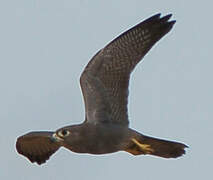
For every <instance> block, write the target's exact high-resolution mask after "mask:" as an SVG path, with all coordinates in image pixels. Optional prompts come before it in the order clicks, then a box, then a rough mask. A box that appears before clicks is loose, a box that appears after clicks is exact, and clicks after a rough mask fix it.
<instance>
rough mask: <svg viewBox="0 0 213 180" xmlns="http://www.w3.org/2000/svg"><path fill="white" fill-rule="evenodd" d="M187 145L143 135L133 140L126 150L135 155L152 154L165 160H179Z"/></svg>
mask: <svg viewBox="0 0 213 180" xmlns="http://www.w3.org/2000/svg"><path fill="white" fill-rule="evenodd" d="M187 147H188V146H186V145H185V144H182V143H178V142H173V141H167V140H162V139H157V138H153V137H149V136H144V135H141V136H140V137H137V138H132V139H131V143H130V146H129V147H128V148H127V149H126V150H125V151H127V152H129V153H131V154H133V155H140V154H150V155H155V156H160V157H164V158H177V157H179V156H182V155H183V154H185V150H184V149H185V148H187Z"/></svg>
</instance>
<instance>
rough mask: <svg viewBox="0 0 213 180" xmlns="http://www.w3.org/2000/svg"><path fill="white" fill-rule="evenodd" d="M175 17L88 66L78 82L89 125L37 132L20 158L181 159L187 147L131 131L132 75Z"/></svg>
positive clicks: (135, 34)
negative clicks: (67, 154) (59, 154)
mask: <svg viewBox="0 0 213 180" xmlns="http://www.w3.org/2000/svg"><path fill="white" fill-rule="evenodd" d="M171 16H172V15H171V14H169V15H166V16H164V17H160V14H156V15H154V16H152V17H150V18H148V19H146V20H145V21H143V22H141V23H139V24H138V25H136V26H134V27H133V28H131V29H129V30H128V31H126V32H124V33H122V34H121V35H120V36H118V37H117V38H116V39H114V40H113V41H112V42H110V43H109V44H108V45H106V46H105V47H104V48H103V49H101V50H100V51H99V52H97V53H96V55H95V56H94V57H93V58H92V59H91V60H90V62H89V63H88V65H87V66H86V68H85V69H84V71H83V73H82V74H81V77H80V84H81V90H82V92H83V98H84V103H85V120H84V122H83V123H81V124H78V125H71V126H66V127H62V128H60V129H58V130H56V131H55V132H52V131H35V132H30V133H27V134H25V135H23V136H20V137H19V138H18V139H17V142H16V149H17V151H18V153H20V154H22V155H23V156H25V157H27V158H28V159H29V160H30V161H31V162H32V163H34V162H36V163H37V164H39V165H40V164H43V163H45V162H46V160H48V159H49V158H50V156H51V155H52V154H53V153H55V152H56V151H57V150H58V149H59V148H60V147H65V148H67V149H69V150H71V151H73V152H76V153H89V154H107V153H113V152H117V151H126V152H128V153H131V154H133V155H140V154H143V155H146V154H149V155H155V156H159V157H163V158H177V157H179V156H181V155H183V154H185V150H184V149H185V148H186V147H187V146H186V145H185V144H183V143H179V142H173V141H168V140H163V139H158V138H154V137H149V136H146V135H143V134H141V133H139V132H137V131H135V130H133V129H131V128H129V120H128V110H127V104H128V94H129V93H128V85H129V79H130V74H131V72H132V71H133V70H134V68H135V66H136V65H137V64H138V63H139V62H140V61H141V59H143V57H144V56H145V55H146V53H147V52H148V51H149V50H150V49H151V47H152V46H153V45H154V44H155V43H156V42H157V41H158V40H160V39H161V38H162V37H163V36H164V35H165V34H167V33H168V32H169V31H170V30H171V29H172V27H173V25H174V24H175V21H174V20H172V21H171V20H169V19H170V18H171Z"/></svg>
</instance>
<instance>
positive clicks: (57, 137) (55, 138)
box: [51, 133, 64, 142]
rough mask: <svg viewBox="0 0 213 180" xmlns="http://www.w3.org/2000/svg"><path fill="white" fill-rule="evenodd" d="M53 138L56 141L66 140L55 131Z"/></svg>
mask: <svg viewBox="0 0 213 180" xmlns="http://www.w3.org/2000/svg"><path fill="white" fill-rule="evenodd" d="M51 140H53V141H56V142H61V141H64V139H62V138H61V137H59V136H58V135H57V134H56V133H54V134H53V135H52V137H51Z"/></svg>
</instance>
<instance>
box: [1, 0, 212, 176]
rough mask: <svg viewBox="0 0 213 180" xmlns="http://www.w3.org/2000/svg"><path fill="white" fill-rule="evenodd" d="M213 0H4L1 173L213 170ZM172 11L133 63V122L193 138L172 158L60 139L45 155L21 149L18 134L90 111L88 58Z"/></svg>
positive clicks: (155, 132) (164, 134)
mask: <svg viewBox="0 0 213 180" xmlns="http://www.w3.org/2000/svg"><path fill="white" fill-rule="evenodd" d="M212 7H213V3H212V2H211V1H210V0H209V1H207V0H206V1H205V0H203V1H194V0H188V1H186V0H178V1H171V0H162V1H156V0H149V1H142V0H131V1H124V0H107V1H101V0H93V1H91V0H18V1H17V0H16V1H15V0H14V1H13V0H7V1H1V2H0V52H1V53H0V83H1V85H0V109H1V110H0V119H1V127H0V128H1V135H0V147H1V155H0V159H1V163H0V179H11V180H12V179H18V180H38V179H45V180H49V179H50V180H52V179H64V180H68V179H70V180H71V179H77V180H78V179H79V180H109V179H111V180H113V179H141V180H155V179H159V180H161V179H162V180H179V179H193V180H200V179H211V178H212V162H213V161H212V160H213V152H212V149H213V141H212V137H213V122H212V120H213V111H212V108H213V95H212V92H213V85H212V77H213V71H212V67H213V56H212V50H213V49H212V42H213V36H212V32H213V23H212V22H213V21H212ZM159 12H161V13H162V14H163V15H166V14H168V13H173V17H172V19H175V20H177V23H176V24H175V26H174V28H173V29H172V31H171V32H170V33H169V34H167V35H166V36H165V37H164V38H163V39H161V40H160V41H159V42H158V43H157V44H156V45H155V46H154V47H153V48H152V49H151V51H150V52H149V53H148V55H147V56H146V57H145V58H144V60H145V61H143V62H142V63H140V64H139V65H138V66H137V68H136V69H135V71H134V73H133V76H132V78H131V83H130V97H129V114H130V115H129V116H130V122H131V124H130V127H131V128H133V129H137V130H138V131H139V132H142V133H143V134H146V135H151V136H154V137H161V138H166V139H170V140H177V141H180V142H184V143H186V144H187V145H189V147H190V148H189V149H188V150H187V153H186V155H185V156H183V157H181V158H178V159H175V160H174V159H173V160H167V159H163V158H158V157H153V156H143V155H141V156H137V157H136V156H132V155H131V154H128V153H125V152H118V153H114V154H108V155H101V156H95V155H87V154H83V155H82V154H76V153H73V152H70V151H68V150H65V149H64V148H61V149H60V150H59V151H58V152H57V153H56V154H54V155H53V156H52V157H51V159H50V160H49V161H48V162H47V163H46V164H44V165H42V166H38V165H37V164H31V163H30V162H29V161H28V160H27V159H26V158H24V157H23V156H20V155H19V154H18V153H17V152H16V150H15V142H16V138H17V137H18V136H20V135H23V134H25V133H26V132H29V131H32V130H33V131H34V130H56V129H58V128H60V127H62V126H66V125H70V124H75V123H80V122H82V121H83V120H84V104H83V99H82V95H81V91H80V86H79V77H80V74H81V72H82V71H83V68H84V67H85V65H86V64H87V63H88V61H89V60H90V58H91V57H92V56H93V55H94V54H95V53H96V52H97V51H98V50H99V49H100V48H102V47H104V46H105V45H106V44H107V43H108V42H110V41H111V40H112V39H114V38H115V37H116V36H118V35H119V34H120V33H122V32H124V31H126V30H127V29H129V28H131V27H132V26H134V25H136V24H137V23H139V22H141V21H143V20H144V19H146V18H148V17H150V16H151V15H153V14H155V13H159Z"/></svg>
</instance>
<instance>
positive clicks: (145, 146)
mask: <svg viewBox="0 0 213 180" xmlns="http://www.w3.org/2000/svg"><path fill="white" fill-rule="evenodd" d="M132 141H133V142H134V143H135V144H136V145H137V147H138V148H139V149H140V150H141V151H142V152H143V153H144V154H152V153H153V152H154V149H152V148H151V146H150V145H149V144H142V143H140V142H138V141H137V140H136V139H135V138H133V139H132Z"/></svg>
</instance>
